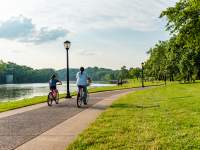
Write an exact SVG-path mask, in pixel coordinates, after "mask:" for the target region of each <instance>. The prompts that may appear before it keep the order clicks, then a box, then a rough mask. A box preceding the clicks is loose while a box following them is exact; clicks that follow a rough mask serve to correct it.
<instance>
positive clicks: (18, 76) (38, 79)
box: [0, 61, 56, 84]
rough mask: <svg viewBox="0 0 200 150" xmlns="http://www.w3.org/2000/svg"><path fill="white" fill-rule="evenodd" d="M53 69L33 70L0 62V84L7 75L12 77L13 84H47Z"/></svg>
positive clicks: (4, 81) (53, 71) (54, 72)
mask: <svg viewBox="0 0 200 150" xmlns="http://www.w3.org/2000/svg"><path fill="white" fill-rule="evenodd" d="M52 74H56V71H55V70H54V69H33V68H30V67H27V66H20V65H17V64H15V63H12V62H8V63H4V62H2V61H1V62H0V83H1V84H4V83H7V82H6V77H7V76H8V75H12V76H13V83H43V82H47V81H48V80H49V78H50V76H51V75H52Z"/></svg>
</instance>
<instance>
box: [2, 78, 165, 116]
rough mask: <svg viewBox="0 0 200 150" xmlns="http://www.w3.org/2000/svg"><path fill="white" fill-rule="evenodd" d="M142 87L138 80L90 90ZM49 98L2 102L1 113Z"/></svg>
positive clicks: (157, 83)
mask: <svg viewBox="0 0 200 150" xmlns="http://www.w3.org/2000/svg"><path fill="white" fill-rule="evenodd" d="M161 83H162V82H146V83H145V85H146V86H149V85H159V84H161ZM139 86H141V82H140V81H136V80H130V81H129V83H127V84H124V85H122V86H110V87H98V88H91V89H89V92H90V93H96V92H103V91H112V90H120V89H126V88H133V87H139ZM65 95H66V94H61V95H60V97H61V98H63V97H65ZM71 95H72V96H74V95H76V93H75V92H74V93H72V94H71ZM46 100H47V96H37V97H34V98H28V99H23V100H19V101H8V102H0V112H4V111H8V110H12V109H17V108H21V107H25V106H30V105H34V104H39V103H43V102H46Z"/></svg>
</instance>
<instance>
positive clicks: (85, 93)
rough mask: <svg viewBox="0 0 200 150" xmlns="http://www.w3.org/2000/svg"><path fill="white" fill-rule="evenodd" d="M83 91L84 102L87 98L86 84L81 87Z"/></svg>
mask: <svg viewBox="0 0 200 150" xmlns="http://www.w3.org/2000/svg"><path fill="white" fill-rule="evenodd" d="M83 93H84V95H83V96H84V103H85V102H86V99H87V86H84V87H83Z"/></svg>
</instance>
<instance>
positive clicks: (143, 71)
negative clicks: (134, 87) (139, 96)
mask: <svg viewBox="0 0 200 150" xmlns="http://www.w3.org/2000/svg"><path fill="white" fill-rule="evenodd" d="M141 65H142V87H144V62H142V63H141Z"/></svg>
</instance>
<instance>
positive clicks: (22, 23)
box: [0, 15, 69, 44]
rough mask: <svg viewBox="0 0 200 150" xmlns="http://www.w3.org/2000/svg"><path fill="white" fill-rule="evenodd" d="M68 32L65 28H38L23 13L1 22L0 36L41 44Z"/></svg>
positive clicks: (63, 35)
mask: <svg viewBox="0 0 200 150" xmlns="http://www.w3.org/2000/svg"><path fill="white" fill-rule="evenodd" d="M68 33H69V31H68V30H65V29H63V28H56V29H49V28H48V27H42V28H41V29H39V30H37V29H36V26H35V25H34V24H33V23H32V20H31V19H29V18H26V17H24V16H22V15H20V16H19V17H12V18H10V19H9V20H7V21H4V22H1V23H0V38H2V39H9V40H17V41H19V42H26V43H34V44H41V43H45V42H49V41H55V40H57V39H58V38H61V37H65V36H66V35H67V34H68Z"/></svg>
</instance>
